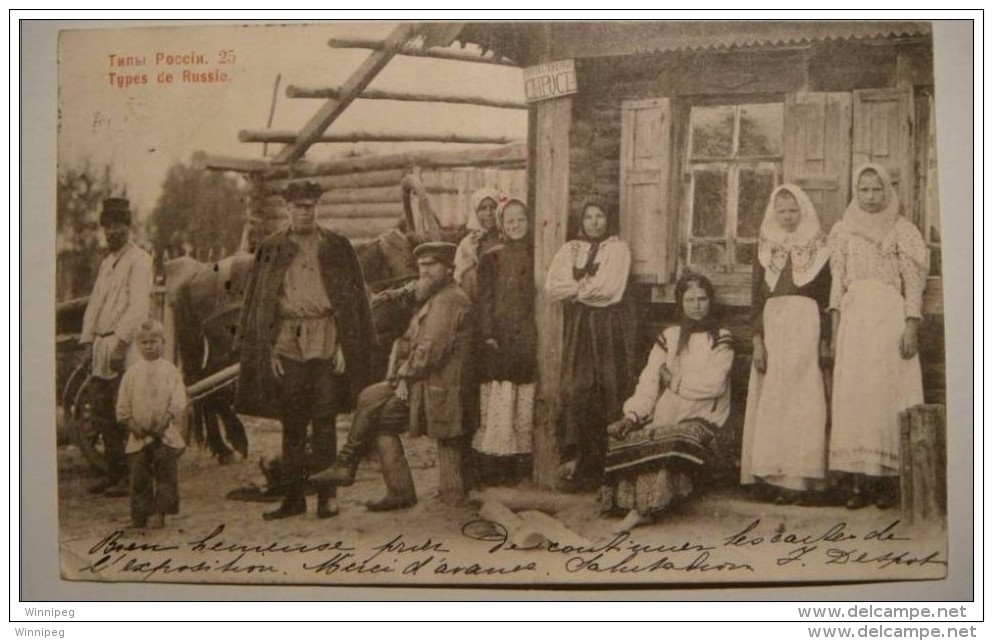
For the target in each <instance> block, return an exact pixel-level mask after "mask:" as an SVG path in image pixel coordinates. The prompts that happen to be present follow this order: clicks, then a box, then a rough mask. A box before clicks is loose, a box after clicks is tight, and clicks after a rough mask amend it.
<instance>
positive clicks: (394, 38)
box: [273, 24, 417, 164]
mask: <svg viewBox="0 0 993 641" xmlns="http://www.w3.org/2000/svg"><path fill="white" fill-rule="evenodd" d="M416 33H417V27H416V26H415V25H412V24H401V25H399V26H397V27H396V28H395V29H393V31H392V32H391V33H390V35H389V36H387V37H386V40H384V41H383V44H382V47H381V48H379V49H377V50H376V51H373V52H372V54H370V55H369V57H368V58H366V59H365V61H364V62H363V63H362V64H361V65H359V67H358V69H356V70H355V71H354V72H352V75H351V76H349V78H348V80H346V81H345V84H343V85H342V86H341V95H340V96H339V97H338V98H332V99H330V100H328V101H327V102H326V103H324V106H323V107H321V108H320V109H319V110H318V111H317V113H316V114H314V117H313V118H311V119H310V120H309V121H308V122H307V124H305V125H304V126H303V129H301V130H300V133H299V134H297V137H296V140H295V141H294V142H293V143H291V144H289V145H287V146H286V147H284V148H283V149H282V150H281V151H280V152H279V153H278V154H277V155H276V157H275V158H274V159H273V162H275V163H277V164H285V163H289V162H293V161H294V160H298V159H299V158H300V157H301V156H303V154H304V153H306V151H307V149H309V148H310V145H312V144H313V143H314V141H315V140H317V139H318V138H319V137H320V136H321V134H323V133H324V132H325V130H327V128H328V127H329V126H330V125H331V123H332V122H334V121H335V119H336V118H337V117H338V116H339V115H341V113H342V112H343V111H344V110H345V108H346V107H348V105H350V104H351V103H352V100H354V99H355V98H356V97H357V96H358V95H359V94H360V93H361V92H362V90H363V89H365V88H366V87H367V86H368V85H369V83H370V82H372V80H373V78H375V77H376V74H378V73H379V72H380V71H381V70H382V69H383V67H385V66H386V65H387V63H389V61H390V60H391V59H392V58H393V56H394V55H396V53H397V52H398V51H399V50H400V48H401V47H403V45H405V44H407V41H408V40H410V39H411V38H412V37H413V36H414V35H415V34H416Z"/></svg>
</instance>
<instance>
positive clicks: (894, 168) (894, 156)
mask: <svg viewBox="0 0 993 641" xmlns="http://www.w3.org/2000/svg"><path fill="white" fill-rule="evenodd" d="M913 136H914V94H913V88H912V87H904V88H898V89H865V90H862V91H856V92H855V108H854V128H853V132H852V170H853V171H857V170H858V168H859V166H861V165H862V164H864V163H867V162H876V163H879V164H880V165H882V166H883V167H885V168H886V169H887V171H889V173H890V178H891V179H892V180H893V186H894V187H896V191H897V194H899V196H900V204H901V205H902V210H903V214H904V215H905V216H907V217H908V218H909V219H910V220H912V221H913V222H914V223H915V224H917V225H918V227H920V225H921V222H922V221H919V220H914V218H915V216H914V211H915V209H916V208H915V207H914V206H913V194H914V189H913V187H914V185H913V153H912V149H913V140H914V138H913ZM853 188H854V187H853Z"/></svg>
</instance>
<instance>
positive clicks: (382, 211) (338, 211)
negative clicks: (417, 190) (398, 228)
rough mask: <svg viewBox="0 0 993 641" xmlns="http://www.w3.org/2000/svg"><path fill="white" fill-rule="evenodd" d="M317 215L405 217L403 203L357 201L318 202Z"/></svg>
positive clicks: (336, 216)
mask: <svg viewBox="0 0 993 641" xmlns="http://www.w3.org/2000/svg"><path fill="white" fill-rule="evenodd" d="M317 217H318V218H319V219H321V220H324V219H328V218H395V219H396V220H397V222H399V221H400V220H402V219H403V203H355V204H351V205H325V204H324V203H318V205H317Z"/></svg>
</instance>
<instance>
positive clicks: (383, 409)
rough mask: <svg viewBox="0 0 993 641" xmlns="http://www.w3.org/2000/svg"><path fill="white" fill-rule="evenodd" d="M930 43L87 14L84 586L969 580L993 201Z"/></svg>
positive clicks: (751, 29)
mask: <svg viewBox="0 0 993 641" xmlns="http://www.w3.org/2000/svg"><path fill="white" fill-rule="evenodd" d="M934 55H935V54H934V42H933V34H932V24H931V23H930V22H927V21H922V22H911V21H879V20H865V21H839V20H832V21H807V20H779V21H716V20H715V21H694V20H689V21H685V20H684V21H680V20H673V21H631V22H622V21H547V22H541V21H528V22H514V21H493V22H483V21H469V22H456V21H447V22H349V23H340V22H339V23H336V22H327V23H310V24H280V25H274V24H269V25H264V24H258V23H246V24H244V25H175V26H156V27H151V26H148V27H142V26H129V27H120V28H106V27H103V26H101V28H84V27H80V28H67V29H64V30H61V31H60V32H59V37H58V70H57V82H58V122H57V152H56V153H57V176H55V178H56V181H55V182H56V190H57V191H56V199H55V200H56V208H57V212H56V227H55V228H54V229H52V230H51V233H52V234H53V235H54V237H55V250H56V253H55V256H54V262H55V277H56V278H55V310H54V316H55V336H54V339H55V371H54V375H55V376H54V378H55V380H54V386H55V398H56V407H55V415H56V421H55V425H54V426H42V427H44V428H47V429H50V430H51V431H52V432H53V433H54V438H52V439H51V441H52V446H53V447H55V448H56V450H57V454H56V457H55V461H56V467H57V469H56V470H54V471H53V472H54V474H55V475H56V481H55V484H56V485H55V490H56V492H57V496H53V497H50V498H48V499H46V500H50V501H57V505H58V508H57V509H58V523H57V527H58V559H59V568H60V574H61V578H62V579H64V580H67V581H73V582H144V583H195V584H239V585H273V584H280V585H307V586H312V585H334V586H341V585H356V586H408V587H418V586H452V587H488V588H492V587H494V586H508V587H518V588H523V587H542V588H549V589H559V588H569V587H573V588H574V587H579V586H582V587H587V588H593V589H598V588H601V587H624V586H629V587H666V586H686V585H701V586H703V585H706V586H722V585H727V586H742V585H746V586H750V585H760V584H761V585H767V584H773V585H776V584H790V585H801V586H802V585H804V584H822V583H826V582H829V583H854V582H860V583H862V582H882V581H905V580H913V581H921V580H942V579H945V578H946V577H947V576H948V567H949V559H950V546H949V523H950V522H951V521H952V520H953V518H954V509H955V508H954V501H953V502H952V505H950V501H949V493H948V489H947V487H948V482H947V478H948V472H949V463H948V461H949V456H948V450H949V448H948V430H950V429H955V428H954V427H953V426H952V425H949V424H948V419H947V417H948V411H947V409H946V407H947V405H946V404H947V403H949V400H948V399H947V397H946V389H947V387H948V383H947V382H946V376H949V377H950V373H946V323H945V302H944V296H945V293H944V281H943V270H942V263H943V260H942V257H943V254H942V252H943V244H942V238H943V231H945V230H944V229H943V227H946V226H948V225H954V226H958V227H960V228H962V227H969V228H970V229H971V225H972V212H971V211H969V212H965V211H963V212H955V216H957V217H955V218H950V217H947V216H946V217H944V218H943V217H942V212H941V211H940V209H941V208H940V207H939V194H940V189H939V187H940V185H939V179H938V177H939V163H938V158H939V150H940V149H943V142H944V141H943V140H941V139H939V136H938V135H937V132H938V129H939V126H938V124H939V123H940V122H942V115H943V112H942V109H943V107H944V106H945V105H944V103H943V102H942V97H941V96H940V95H939V94H937V93H936V90H935V65H934ZM51 178H52V177H46V179H48V180H50V179H51ZM949 215H951V214H949ZM949 311H950V313H951V312H952V311H953V310H951V309H950V310H949ZM971 312H972V310H971V309H955V310H954V313H958V314H962V315H963V316H964V315H970V317H971ZM957 411H958V412H959V413H960V414H959V415H961V413H962V412H965V411H969V412H971V408H957ZM965 427H968V429H967V430H966V431H968V432H970V433H971V425H970V426H959V431H962V430H964V429H965ZM950 514H952V517H950V516H949V515H950ZM962 553H969V554H971V551H970V550H963V551H962Z"/></svg>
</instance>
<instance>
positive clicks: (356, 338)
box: [235, 227, 375, 418]
mask: <svg viewBox="0 0 993 641" xmlns="http://www.w3.org/2000/svg"><path fill="white" fill-rule="evenodd" d="M316 233H317V234H318V235H319V236H320V243H319V245H318V250H317V256H318V263H319V264H320V271H321V280H322V281H323V282H324V289H325V291H326V292H327V296H328V300H329V301H330V302H331V307H332V308H333V309H334V319H335V324H336V326H337V332H338V340H339V342H340V344H341V350H342V353H343V354H344V356H345V374H344V377H345V378H346V379H347V383H348V384H347V385H343V386H341V388H342V394H341V397H340V398H339V399H336V404H337V406H338V407H337V408H338V411H339V412H348V411H351V410H352V409H354V407H355V400H356V399H357V398H358V395H359V392H361V391H362V389H363V388H364V387H365V386H366V385H368V384H369V383H370V363H369V358H370V354H371V353H372V348H373V347H374V345H375V332H374V330H373V325H372V311H371V309H370V307H369V298H368V295H367V294H366V289H365V281H364V279H363V277H362V269H361V268H360V267H359V262H358V258H357V257H356V255H355V250H354V249H353V248H352V245H351V243H349V242H348V239H347V238H345V237H344V236H340V235H338V234H336V233H334V232H331V231H328V230H326V229H324V228H322V227H318V229H317V232H316ZM297 251H299V247H298V246H297V244H296V243H294V242H293V241H292V240H291V239H290V237H289V232H288V231H282V232H277V233H275V234H273V235H271V236H269V237H268V238H267V239H265V241H263V242H262V245H261V246H260V247H259V250H258V251H257V252H256V253H255V263H254V264H253V265H252V273H251V276H250V277H249V282H248V287H247V289H246V291H245V304H244V307H243V308H242V311H241V320H240V322H239V324H238V328H239V350H240V355H241V373H240V376H239V379H238V395H237V400H236V403H235V409H236V410H237V411H238V412H241V413H243V414H251V415H254V416H265V417H268V418H280V416H281V415H282V408H281V407H280V404H279V395H278V394H276V393H275V390H276V389H277V387H276V380H275V377H274V376H273V374H272V370H271V365H270V358H271V354H272V348H273V345H274V344H275V343H276V338H277V336H278V334H279V292H280V289H281V288H282V286H283V279H284V277H285V276H286V270H287V269H288V268H289V266H290V263H292V262H293V257H294V256H296V253H297Z"/></svg>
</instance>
